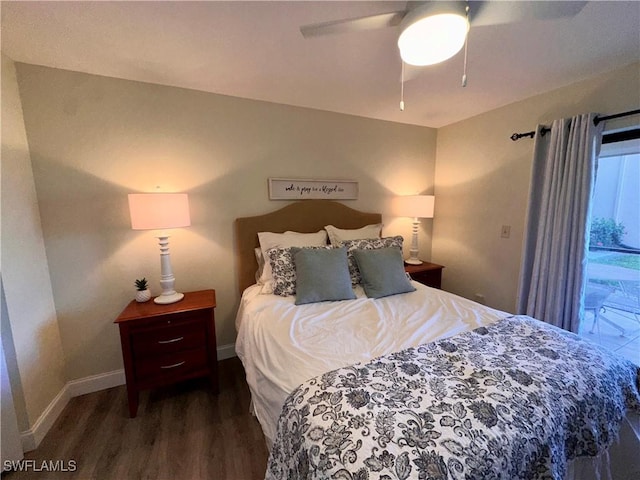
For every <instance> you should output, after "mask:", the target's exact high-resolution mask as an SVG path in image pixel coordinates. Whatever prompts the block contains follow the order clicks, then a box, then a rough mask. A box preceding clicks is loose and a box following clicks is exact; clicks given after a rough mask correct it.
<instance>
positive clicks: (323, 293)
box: [291, 247, 356, 305]
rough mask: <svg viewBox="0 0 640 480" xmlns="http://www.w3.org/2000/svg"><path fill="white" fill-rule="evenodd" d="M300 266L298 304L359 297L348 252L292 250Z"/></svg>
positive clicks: (297, 282) (297, 281)
mask: <svg viewBox="0 0 640 480" xmlns="http://www.w3.org/2000/svg"><path fill="white" fill-rule="evenodd" d="M291 255H292V257H293V263H294V264H295V266H296V305H303V304H306V303H315V302H326V301H335V300H353V299H354V298H356V295H355V293H354V292H353V288H352V287H351V277H350V276H349V264H348V263H347V249H346V248H344V247H342V248H330V249H324V248H323V249H309V248H296V247H292V248H291Z"/></svg>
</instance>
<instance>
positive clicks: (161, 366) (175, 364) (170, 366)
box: [160, 360, 185, 370]
mask: <svg viewBox="0 0 640 480" xmlns="http://www.w3.org/2000/svg"><path fill="white" fill-rule="evenodd" d="M184 364H185V361H184V360H183V361H182V362H179V363H174V364H173V365H160V368H163V369H165V370H166V369H169V368H176V367H179V366H180V365H184Z"/></svg>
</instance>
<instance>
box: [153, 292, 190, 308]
mask: <svg viewBox="0 0 640 480" xmlns="http://www.w3.org/2000/svg"><path fill="white" fill-rule="evenodd" d="M183 298H184V293H178V292H174V293H172V294H169V295H164V294H161V295H159V296H157V297H156V298H154V299H153V302H154V303H157V304H160V305H166V304H168V303H176V302H179V301H180V300H182V299H183Z"/></svg>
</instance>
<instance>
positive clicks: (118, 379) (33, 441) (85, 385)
mask: <svg viewBox="0 0 640 480" xmlns="http://www.w3.org/2000/svg"><path fill="white" fill-rule="evenodd" d="M217 353H218V360H226V359H228V358H233V357H235V356H236V350H235V345H234V344H233V343H229V344H227V345H221V346H219V347H218V348H217ZM125 383H126V382H125V376H124V369H120V370H114V371H112V372H107V373H100V374H98V375H91V376H89V377H84V378H79V379H77V380H71V381H69V382H67V383H66V384H65V386H64V387H62V390H60V393H58V395H56V397H55V398H54V399H53V400H52V401H51V403H50V404H49V405H48V406H47V408H45V410H44V412H42V415H40V417H38V420H36V423H34V425H33V427H32V428H30V429H29V430H27V431H25V432H21V433H20V440H21V441H22V450H23V451H25V452H30V451H32V450H35V449H36V448H38V445H40V442H42V439H43V438H44V437H45V435H46V434H47V432H48V431H49V429H50V428H51V427H52V426H53V424H54V422H55V421H56V420H57V419H58V417H59V416H60V414H61V413H62V410H64V407H66V406H67V403H69V400H71V399H72V398H73V397H79V396H80V395H86V394H87V393H94V392H99V391H100V390H106V389H107V388H113V387H118V386H120V385H124V384H125Z"/></svg>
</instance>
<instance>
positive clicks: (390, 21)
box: [300, 10, 407, 38]
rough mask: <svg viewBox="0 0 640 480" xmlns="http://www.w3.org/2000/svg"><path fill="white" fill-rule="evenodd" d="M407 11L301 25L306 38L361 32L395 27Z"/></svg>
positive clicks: (301, 30)
mask: <svg viewBox="0 0 640 480" xmlns="http://www.w3.org/2000/svg"><path fill="white" fill-rule="evenodd" d="M406 13H407V12H406V11H404V10H403V11H400V12H390V13H381V14H379V15H369V16H367V17H359V18H351V19H346V20H334V21H331V22H323V23H315V24H311V25H303V26H302V27H300V32H301V33H302V36H303V37H304V38H311V37H319V36H321V35H333V34H335V33H349V32H360V31H362V30H374V29H378V28H385V27H395V26H396V25H398V24H400V21H401V20H402V18H403V17H404V16H405V14H406Z"/></svg>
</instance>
